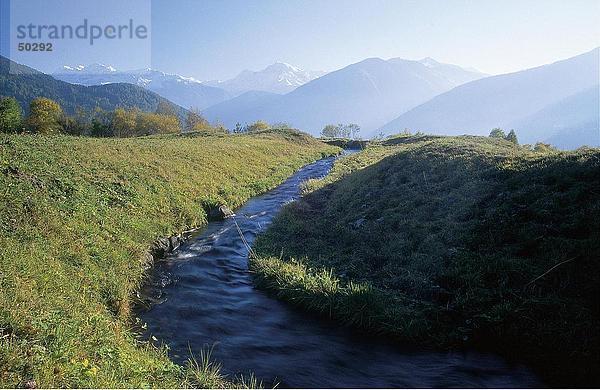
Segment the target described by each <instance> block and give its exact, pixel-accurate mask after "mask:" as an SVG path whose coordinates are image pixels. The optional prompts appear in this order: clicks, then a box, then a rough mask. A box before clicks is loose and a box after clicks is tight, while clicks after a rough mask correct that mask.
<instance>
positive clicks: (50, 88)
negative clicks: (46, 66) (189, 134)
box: [0, 56, 185, 117]
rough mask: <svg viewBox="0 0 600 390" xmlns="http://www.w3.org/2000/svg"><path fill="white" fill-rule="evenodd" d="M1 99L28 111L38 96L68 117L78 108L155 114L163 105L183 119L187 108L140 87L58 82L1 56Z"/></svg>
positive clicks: (121, 84)
mask: <svg viewBox="0 0 600 390" xmlns="http://www.w3.org/2000/svg"><path fill="white" fill-rule="evenodd" d="M0 96H12V97H14V98H16V99H17V101H18V102H19V104H20V105H21V107H22V108H23V110H24V111H25V112H27V110H28V108H29V103H30V102H31V100H33V99H34V98H36V97H40V96H43V97H47V98H50V99H53V100H55V101H57V102H58V103H59V104H60V105H61V106H62V108H63V110H64V111H65V112H66V113H68V114H74V113H75V111H76V109H77V108H83V109H84V110H87V111H92V110H94V109H95V108H96V107H99V108H102V109H104V110H109V111H110V110H114V109H115V108H117V107H137V108H139V109H140V110H142V111H154V110H156V108H157V107H158V105H159V103H161V102H162V103H165V104H168V105H171V106H172V107H173V108H174V109H175V111H176V112H178V113H179V115H180V116H182V117H183V115H184V114H185V109H183V108H182V107H180V106H177V105H175V104H173V103H172V102H170V101H169V100H167V99H165V98H164V97H162V96H160V95H159V94H157V93H154V92H151V91H148V90H147V89H145V88H142V87H140V86H138V85H133V84H128V83H114V84H106V85H91V86H84V85H78V84H71V83H68V82H65V81H61V80H57V79H55V78H54V77H52V76H49V75H47V74H44V73H41V72H39V71H37V70H35V69H32V68H30V67H28V66H25V65H21V64H18V63H16V62H13V61H11V60H9V59H7V58H5V57H2V56H0Z"/></svg>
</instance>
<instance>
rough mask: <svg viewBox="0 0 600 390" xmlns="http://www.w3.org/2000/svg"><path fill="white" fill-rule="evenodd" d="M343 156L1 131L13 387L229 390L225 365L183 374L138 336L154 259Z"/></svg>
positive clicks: (2, 304) (262, 142)
mask: <svg viewBox="0 0 600 390" xmlns="http://www.w3.org/2000/svg"><path fill="white" fill-rule="evenodd" d="M337 150H338V149H337V148H334V147H331V146H327V145H325V144H323V143H321V142H318V141H316V140H314V139H313V138H311V137H309V136H306V135H303V134H300V133H297V132H293V131H279V132H261V133H258V134H254V135H221V136H199V135H194V134H187V135H179V136H175V135H173V136H154V137H142V138H134V139H94V138H76V137H69V136H48V137H43V136H27V135H1V136H0V199H1V203H0V205H1V207H0V387H16V386H27V387H34V386H38V387H42V386H43V387H92V388H94V387H147V386H151V387H182V386H212V387H223V386H226V385H229V382H227V381H226V380H225V379H223V378H222V377H221V376H220V375H219V373H218V370H216V369H215V367H216V366H215V365H214V364H211V363H209V362H207V361H204V359H200V361H192V362H191V364H190V367H189V368H187V369H186V368H182V367H180V366H177V365H175V364H174V363H172V362H171V361H170V360H169V359H168V358H167V355H166V353H165V350H164V349H157V348H155V347H154V346H152V345H151V344H149V343H146V342H143V341H141V340H138V339H137V338H136V335H135V333H134V332H132V331H131V330H130V326H131V323H132V322H131V320H132V318H131V314H130V308H131V304H132V298H133V297H134V296H135V291H136V290H137V289H138V288H139V287H140V285H141V283H142V282H143V278H144V270H145V269H147V267H149V266H151V264H148V263H147V260H148V257H146V256H144V253H146V251H147V250H148V248H149V246H150V245H151V244H152V242H153V241H154V240H155V239H156V238H157V237H164V236H169V235H172V234H175V233H177V232H181V231H184V230H188V229H190V228H192V227H197V226H200V225H202V224H204V223H205V222H206V212H205V209H207V207H210V206H211V205H220V204H225V205H227V206H229V207H230V208H235V207H237V206H239V205H241V204H242V203H243V202H244V201H246V200H247V199H248V198H250V197H251V196H254V195H257V194H259V193H261V192H264V191H266V190H268V189H270V188H273V187H274V186H276V185H277V184H279V183H280V182H282V181H283V180H284V179H285V178H286V177H288V176H289V175H290V174H292V173H293V172H294V171H295V170H297V169H298V168H299V167H301V166H302V165H304V164H306V163H308V162H311V161H314V160H316V159H319V158H321V157H322V156H324V155H330V154H334V153H337ZM241 384H242V385H243V384H244V382H242V383H241Z"/></svg>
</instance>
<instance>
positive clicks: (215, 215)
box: [206, 205, 235, 221]
mask: <svg viewBox="0 0 600 390" xmlns="http://www.w3.org/2000/svg"><path fill="white" fill-rule="evenodd" d="M234 215H235V214H233V211H231V209H229V207H227V206H225V205H220V206H219V207H213V208H210V209H208V211H207V213H206V217H207V218H208V220H209V221H222V220H224V219H226V218H229V217H232V216H234Z"/></svg>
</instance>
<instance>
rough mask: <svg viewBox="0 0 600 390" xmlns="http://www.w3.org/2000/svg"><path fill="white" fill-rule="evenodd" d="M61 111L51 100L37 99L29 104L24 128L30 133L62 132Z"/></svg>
mask: <svg viewBox="0 0 600 390" xmlns="http://www.w3.org/2000/svg"><path fill="white" fill-rule="evenodd" d="M63 115H64V114H63V110H62V108H61V107H60V105H59V104H58V103H57V102H55V101H54V100H52V99H48V98H44V97H38V98H35V99H33V100H32V101H31V103H30V104H29V116H28V117H27V120H26V126H27V129H28V130H29V131H31V132H32V133H38V134H57V133H60V132H61V130H62V126H61V119H62V117H63Z"/></svg>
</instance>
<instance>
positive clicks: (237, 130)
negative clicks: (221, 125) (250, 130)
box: [233, 122, 244, 134]
mask: <svg viewBox="0 0 600 390" xmlns="http://www.w3.org/2000/svg"><path fill="white" fill-rule="evenodd" d="M243 132H244V127H243V126H242V124H241V123H240V122H237V123H236V124H235V127H234V128H233V133H234V134H240V133H243Z"/></svg>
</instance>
